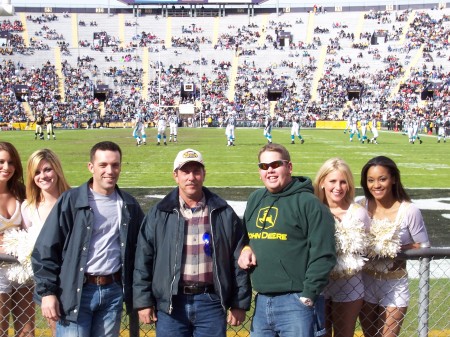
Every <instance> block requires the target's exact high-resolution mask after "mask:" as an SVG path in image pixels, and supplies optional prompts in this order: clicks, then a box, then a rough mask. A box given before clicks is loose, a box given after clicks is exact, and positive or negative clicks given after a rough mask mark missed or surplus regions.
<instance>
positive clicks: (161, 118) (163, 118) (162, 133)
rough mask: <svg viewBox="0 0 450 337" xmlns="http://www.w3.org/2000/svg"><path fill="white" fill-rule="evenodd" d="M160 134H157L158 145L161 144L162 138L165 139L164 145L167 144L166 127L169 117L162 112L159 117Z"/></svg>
mask: <svg viewBox="0 0 450 337" xmlns="http://www.w3.org/2000/svg"><path fill="white" fill-rule="evenodd" d="M157 125H158V135H157V136H156V138H157V140H158V142H157V143H156V145H161V138H162V139H163V141H164V145H167V141H166V139H167V137H166V127H167V119H166V116H164V115H163V114H161V115H160V116H159V119H158V124H157Z"/></svg>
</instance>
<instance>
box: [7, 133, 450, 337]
mask: <svg viewBox="0 0 450 337" xmlns="http://www.w3.org/2000/svg"><path fill="white" fill-rule="evenodd" d="M131 133H132V130H131V129H129V128H128V129H99V130H56V135H57V140H56V141H53V140H50V141H48V140H45V141H41V140H34V132H31V131H7V132H5V131H1V132H0V140H2V141H10V142H12V143H13V144H14V145H15V146H16V147H17V149H18V150H19V153H20V155H21V157H22V162H23V164H24V169H25V168H26V167H25V166H26V161H27V158H28V156H29V155H30V154H31V153H32V152H33V151H35V150H36V149H40V148H44V147H47V148H51V149H53V150H54V151H55V152H56V153H57V154H58V155H59V156H60V158H61V161H62V164H63V168H64V171H65V174H66V177H67V178H68V181H69V183H70V184H71V185H72V186H77V185H80V184H82V183H83V182H85V181H86V180H87V179H88V178H89V177H90V173H89V171H88V170H87V162H88V161H89V150H90V148H91V147H92V145H93V144H95V143H96V142H98V141H102V140H111V141H114V142H116V143H118V144H119V145H120V146H121V148H122V151H123V167H122V174H121V178H120V181H119V185H120V186H121V187H125V188H127V189H131V190H132V191H133V193H132V194H133V195H135V196H136V197H137V198H138V200H139V201H140V202H142V208H143V209H144V210H147V209H148V208H149V207H150V206H151V205H152V204H154V203H155V202H157V200H158V199H157V198H153V199H152V198H148V197H147V195H148V194H152V193H155V194H165V193H166V192H167V191H168V190H169V189H170V188H172V187H174V186H175V182H174V180H173V178H172V168H173V160H174V159H175V156H176V154H177V153H178V151H180V150H182V149H185V148H188V147H191V148H194V149H196V150H199V151H201V152H202V153H203V156H204V159H205V164H206V169H207V179H206V186H208V187H215V189H216V190H217V191H219V194H220V195H221V196H223V197H225V198H226V199H227V200H246V198H247V196H248V194H249V193H250V192H251V191H253V190H254V188H255V187H260V186H262V184H261V182H260V180H259V176H258V168H257V166H256V164H257V154H258V151H259V149H260V148H261V147H262V146H263V145H264V144H265V143H266V140H265V138H264V137H263V135H262V133H263V132H262V129H244V128H237V130H236V146H235V147H227V146H226V138H225V134H224V133H225V130H224V129H216V128H202V129H198V128H195V129H191V128H180V129H179V142H178V143H168V146H163V145H162V146H155V143H156V130H155V129H147V136H148V145H146V146H141V147H136V145H135V141H134V139H133V138H132V137H131ZM272 135H273V141H274V142H276V143H281V144H283V145H285V146H286V147H287V148H288V149H289V151H290V153H291V159H292V162H293V165H294V174H296V175H306V176H309V177H311V178H312V179H313V178H314V176H315V174H316V172H317V170H318V168H319V167H320V166H321V165H322V163H323V162H324V161H325V160H326V159H328V158H330V157H334V156H339V157H341V158H343V159H345V160H346V161H347V162H348V163H349V165H350V167H351V168H352V170H353V173H354V176H355V184H356V185H357V186H359V180H360V171H361V168H362V166H363V165H364V164H365V163H366V162H367V161H368V160H369V159H370V158H372V157H374V156H378V155H386V156H389V157H391V158H392V159H394V160H395V161H396V162H397V164H398V166H399V168H400V170H401V173H402V180H403V183H404V185H405V186H406V187H407V188H408V189H412V193H411V194H412V195H411V196H412V197H415V196H418V193H421V194H420V197H421V198H422V197H425V196H423V195H422V192H425V193H426V194H427V197H436V196H437V195H441V196H446V197H448V196H449V195H450V194H449V192H448V191H446V190H445V189H450V182H449V179H448V177H449V173H448V172H449V170H448V169H449V168H450V156H449V153H450V142H449V144H447V143H442V142H441V143H440V144H437V139H436V136H434V135H433V136H429V135H422V139H423V144H419V143H417V142H416V144H414V145H412V144H409V143H408V139H407V137H406V136H403V135H402V134H401V133H398V132H381V133H380V137H379V138H378V142H379V144H378V145H375V144H361V143H359V142H358V141H357V139H355V140H354V141H353V142H352V143H351V142H349V137H348V134H344V133H343V131H342V130H316V129H303V130H302V135H303V137H304V139H305V143H304V144H303V145H300V144H299V142H298V140H296V143H297V144H295V145H291V144H290V128H283V129H274V130H273V132H272ZM139 187H145V188H144V189H139ZM243 187H247V188H243ZM417 189H420V190H417ZM422 189H423V190H422ZM436 189H442V190H440V191H436ZM418 191H419V192H418ZM428 212H429V213H431V211H428ZM434 213H438V212H434ZM434 213H433V217H431V215H430V217H429V218H428V219H427V218H426V223H427V224H435V225H436V231H437V232H438V233H437V234H436V236H443V233H442V230H443V228H448V221H447V220H445V219H444V218H442V216H441V215H440V213H438V214H436V215H434ZM426 216H427V213H425V217H426ZM445 240H446V239H444V241H445ZM448 289H449V284H448V279H441V280H433V283H432V290H431V294H430V299H431V305H432V307H433V308H439V307H440V306H441V305H442V303H446V301H447V300H448V298H447V297H448V293H449V291H448ZM411 293H412V294H413V297H412V300H411V306H410V311H409V313H408V315H407V319H406V322H405V324H404V326H403V329H402V330H403V331H402V334H401V336H405V337H406V336H415V335H417V331H416V329H417V281H415V280H413V281H412V283H411ZM431 311H432V312H431V320H430V330H431V332H430V334H429V336H432V337H441V336H449V333H450V332H449V331H450V326H449V322H450V312H449V310H448V306H447V308H446V309H442V310H437V311H436V310H431ZM250 314H251V313H249V315H250ZM124 320H125V321H126V318H125V319H124ZM37 321H38V324H37V326H38V331H37V333H36V336H49V335H50V334H49V331H48V329H47V328H46V324H45V323H44V322H43V321H42V318H41V317H40V314H38V318H37ZM124 328H125V329H126V323H125V326H124ZM249 328H250V323H249V322H247V323H246V324H245V325H244V326H243V327H238V328H236V329H231V328H230V329H229V331H228V336H248V335H249ZM143 332H145V335H146V336H148V337H150V336H154V331H153V329H150V330H148V327H145V328H144V331H143ZM121 335H122V336H127V335H128V331H127V330H124V331H123V332H122V333H121ZM355 336H361V332H360V331H357V332H356V333H355Z"/></svg>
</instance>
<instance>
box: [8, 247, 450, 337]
mask: <svg viewBox="0 0 450 337" xmlns="http://www.w3.org/2000/svg"><path fill="white" fill-rule="evenodd" d="M400 258H401V259H403V260H404V261H406V262H407V267H406V269H407V274H408V276H407V278H406V275H405V274H403V273H402V272H401V270H402V268H398V270H400V272H396V273H394V274H390V276H387V275H388V274H385V275H384V274H383V273H382V272H378V273H377V272H369V273H368V274H369V275H371V277H372V278H373V279H375V280H377V281H376V282H374V284H375V285H376V287H378V285H379V284H382V285H383V286H384V287H385V288H382V289H381V288H376V287H375V289H372V291H373V292H377V291H378V293H380V291H381V293H382V294H383V293H389V292H391V291H390V290H391V288H390V287H391V286H392V284H396V286H398V282H397V281H398V280H401V279H403V278H405V279H407V280H408V281H407V283H409V295H407V294H406V292H405V289H400V290H398V291H397V293H395V296H394V297H393V298H386V297H383V298H382V299H381V301H382V302H383V301H393V303H403V302H408V299H409V304H408V309H407V311H406V310H398V311H396V312H392V310H390V309H389V310H388V311H389V312H386V311H385V310H380V307H378V306H376V305H369V306H368V307H365V308H364V307H363V310H362V311H361V312H365V314H366V318H369V319H367V320H364V315H361V312H360V315H359V317H360V319H358V320H357V322H356V329H355V334H354V335H355V336H364V334H363V330H364V331H365V332H366V336H369V333H370V332H371V331H372V333H374V331H375V330H379V329H381V327H378V326H376V325H375V324H376V323H375V322H376V321H377V319H374V317H375V318H377V317H387V320H386V324H384V327H385V329H395V327H396V326H398V325H399V324H400V325H401V329H400V330H401V332H400V334H399V336H404V337H410V336H418V337H425V336H429V337H444V336H446V337H447V336H450V307H449V305H448V303H449V302H450V248H422V249H415V250H409V251H407V252H405V253H404V254H402V255H401V256H400ZM13 261H14V259H11V258H8V257H5V256H4V255H2V256H0V266H1V267H0V278H3V280H5V277H6V278H8V277H11V275H10V274H11V270H15V269H14V268H12V267H14V264H12V262H13ZM16 267H17V265H16ZM16 270H17V269H16ZM12 278H13V279H17V277H15V278H14V277H12ZM378 281H380V282H378ZM383 281H388V282H383ZM365 282H367V281H366V280H365ZM11 283H12V284H11V286H12V291H13V292H11V293H10V294H7V292H8V291H9V290H8V289H5V288H2V289H1V291H2V293H1V294H0V302H1V303H0V319H1V325H0V328H1V332H0V336H2V337H6V336H18V335H20V334H18V333H17V332H19V333H21V335H22V336H25V335H27V336H33V334H32V330H33V329H34V330H35V331H34V335H35V336H36V337H41V336H52V329H51V327H50V325H49V323H48V322H47V321H46V320H45V319H44V318H43V317H42V316H41V313H40V308H39V307H36V313H35V314H34V308H35V306H34V304H33V303H32V300H31V293H32V291H33V284H32V282H28V283H26V284H25V285H22V286H20V287H19V288H16V286H18V285H19V284H18V283H17V282H16V281H14V282H11ZM351 287H355V286H354V285H352V286H351ZM386 287H387V288H386ZM6 288H8V287H6ZM355 289H356V287H355ZM372 295H373V294H372ZM383 303H388V302H383ZM253 309H254V302H252V308H251V310H250V311H249V312H248V314H247V319H246V321H245V322H244V324H243V325H241V326H239V327H230V328H229V329H228V332H227V336H228V337H231V336H239V337H242V336H249V335H250V324H251V315H252V313H253ZM341 309H342V308H341ZM372 310H378V311H372ZM358 311H359V310H358ZM331 312H334V314H335V315H336V314H337V313H341V314H342V313H344V314H345V315H346V316H345V317H346V320H347V321H348V318H347V317H348V310H335V311H331ZM335 320H338V321H339V317H334V321H335ZM389 322H390V323H389ZM347 323H348V322H347ZM361 323H362V324H361ZM387 323H389V324H387ZM388 326H389V327H388ZM15 331H16V333H15ZM121 336H123V337H128V336H130V337H137V336H146V337H152V336H155V327H154V325H139V323H138V319H137V314H136V313H133V314H132V315H130V316H128V315H124V316H123V319H122V329H121ZM330 336H331V335H330Z"/></svg>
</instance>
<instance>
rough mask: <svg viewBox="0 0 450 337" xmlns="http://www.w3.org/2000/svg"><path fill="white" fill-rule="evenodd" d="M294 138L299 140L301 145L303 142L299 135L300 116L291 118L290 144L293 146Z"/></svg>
mask: <svg viewBox="0 0 450 337" xmlns="http://www.w3.org/2000/svg"><path fill="white" fill-rule="evenodd" d="M295 136H297V137H298V139H300V143H301V144H303V143H304V142H305V140H304V139H303V137H302V135H301V134H300V116H293V117H292V127H291V144H295Z"/></svg>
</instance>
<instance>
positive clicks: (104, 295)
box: [56, 282, 123, 337]
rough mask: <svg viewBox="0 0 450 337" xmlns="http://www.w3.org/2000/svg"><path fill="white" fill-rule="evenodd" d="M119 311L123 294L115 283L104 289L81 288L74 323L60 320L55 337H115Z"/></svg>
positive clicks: (118, 326)
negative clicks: (76, 317) (79, 301)
mask: <svg viewBox="0 0 450 337" xmlns="http://www.w3.org/2000/svg"><path fill="white" fill-rule="evenodd" d="M122 310H123V292H122V286H121V285H120V284H119V283H116V282H113V283H111V284H108V285H106V286H97V285H95V284H85V285H84V286H83V291H82V293H81V303H80V308H79V312H78V319H77V322H70V321H66V320H60V321H59V322H58V323H57V325H56V336H57V337H118V336H119V332H120V322H121V318H122Z"/></svg>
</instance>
